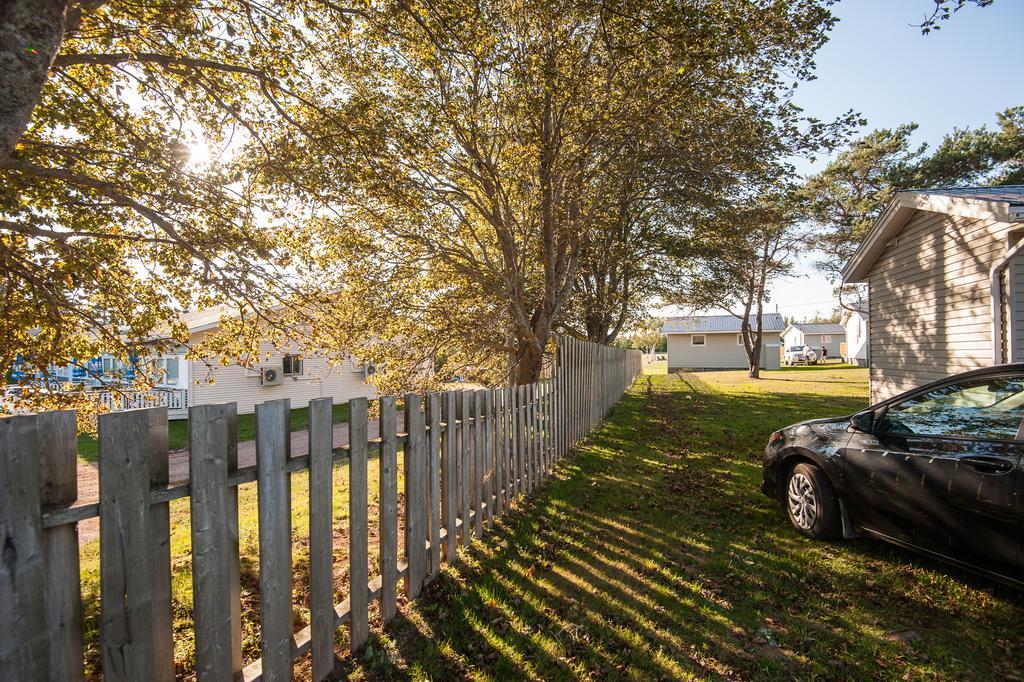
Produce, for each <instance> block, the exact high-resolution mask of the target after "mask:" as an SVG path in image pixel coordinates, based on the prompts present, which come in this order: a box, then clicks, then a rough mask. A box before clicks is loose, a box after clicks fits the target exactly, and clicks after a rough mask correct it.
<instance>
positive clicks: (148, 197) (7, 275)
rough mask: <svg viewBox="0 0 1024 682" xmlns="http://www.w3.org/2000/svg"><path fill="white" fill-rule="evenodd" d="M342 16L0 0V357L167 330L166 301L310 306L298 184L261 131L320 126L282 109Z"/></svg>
mask: <svg viewBox="0 0 1024 682" xmlns="http://www.w3.org/2000/svg"><path fill="white" fill-rule="evenodd" d="M348 16H349V14H348V13H347V12H346V11H344V10H342V9H340V8H339V7H337V6H336V5H334V4H331V3H322V2H316V1H313V0H310V1H304V0H293V1H289V2H281V3H271V4H266V3H260V2H253V1H251V0H228V1H227V2H218V3H208V2H203V1H201V0H182V1H180V2H175V3H171V4H167V3H158V4H153V3H138V2H130V1H127V0H109V1H102V0H75V1H72V2H66V1H65V2H61V1H59V0H42V1H35V0H32V1H29V2H25V1H23V0H11V1H10V2H5V3H3V6H2V8H0V45H2V46H3V50H4V51H3V53H2V54H0V264H2V266H0V272H2V277H3V280H2V281H0V307H2V311H3V314H2V315H0V320H2V322H0V325H2V326H0V332H2V333H0V367H2V368H3V370H4V371H6V370H7V369H8V368H10V367H11V365H12V363H13V362H14V360H15V358H16V357H19V356H20V357H21V358H22V360H23V361H24V362H26V363H27V364H29V365H30V366H33V367H36V368H39V369H45V368H46V367H47V366H48V365H50V364H52V363H58V364H64V363H68V362H79V363H81V362H84V359H85V358H89V357H91V356H94V355H97V354H99V353H100V352H103V351H107V352H110V351H113V352H119V353H121V354H122V355H123V356H127V355H129V354H130V353H131V352H132V349H133V348H134V347H135V346H136V345H137V344H138V343H139V342H140V341H142V340H145V339H152V338H154V337H155V336H156V337H161V338H165V339H168V340H169V342H173V341H175V340H178V341H180V340H184V338H185V333H184V330H183V329H182V328H181V326H180V324H179V323H178V314H179V312H180V311H181V310H182V309H183V308H190V307H197V306H210V305H213V304H216V303H228V304H229V305H230V307H231V308H232V309H233V310H234V312H235V313H238V314H240V315H241V317H240V318H239V319H243V320H246V321H247V322H254V323H255V322H256V321H261V320H262V321H263V322H267V321H269V320H270V318H268V317H267V316H266V315H265V311H266V310H267V309H270V308H274V307H275V306H276V307H278V309H279V311H301V313H302V314H301V315H300V314H297V313H284V312H279V313H278V314H275V316H274V317H273V322H274V324H275V326H278V327H279V328H280V329H282V330H283V329H285V327H286V326H287V325H291V327H292V331H294V329H296V328H297V327H296V325H297V324H298V323H299V322H300V320H299V318H302V317H305V318H308V319H306V320H304V322H307V323H308V320H309V319H312V318H311V315H310V313H312V312H313V311H314V309H315V308H316V307H317V305H318V300H317V297H316V296H315V294H314V292H315V290H316V287H315V286H311V284H315V283H308V282H304V281H303V278H302V276H301V275H302V273H303V272H305V268H303V267H301V265H300V263H301V262H302V257H303V252H302V250H301V249H297V248H296V244H297V243H298V242H297V240H296V238H295V236H294V235H295V230H294V226H295V225H297V224H298V223H299V221H301V220H304V219H305V218H306V217H307V216H308V213H309V210H308V204H309V201H310V199H309V197H312V196H315V195H316V191H314V190H315V189H316V188H307V187H303V186H301V185H299V184H298V183H297V182H296V178H295V177H288V176H287V175H285V174H282V173H281V171H280V169H281V168H282V167H283V161H284V159H283V157H282V154H283V153H285V149H284V147H283V146H281V145H279V144H276V142H275V140H280V139H281V138H282V137H286V136H289V135H291V136H296V137H304V138H306V139H308V140H309V141H310V144H324V143H325V140H324V139H323V138H321V137H320V136H318V135H317V134H316V133H315V132H314V131H310V130H309V129H306V128H304V127H303V126H302V125H301V124H300V123H299V119H300V117H301V116H302V115H303V114H304V113H305V112H309V111H313V110H316V111H323V110H324V109H323V108H324V105H325V104H326V103H328V102H329V101H330V99H331V98H332V97H335V96H339V95H336V94H334V93H337V92H340V90H341V85H342V83H341V81H340V79H339V75H338V74H337V72H336V71H335V70H333V68H325V63H324V62H323V61H321V60H320V59H319V51H320V48H321V46H322V45H323V44H325V43H329V42H331V41H333V40H335V39H336V35H337V33H339V32H340V31H342V30H344V26H345V23H346V22H347V20H348ZM332 67H333V65H332ZM306 180H309V179H308V178H307V179H306ZM325 182H332V180H329V179H328V180H325ZM236 329H237V325H236ZM285 333H287V332H285ZM253 338H255V337H254V336H253V335H252V334H250V335H248V336H245V335H240V336H238V339H245V340H246V343H245V345H248V346H250V347H251V346H252V343H251V340H252V339H253ZM165 345H166V344H165ZM220 350H221V351H223V354H224V355H226V356H229V357H230V356H238V355H241V354H242V349H241V347H240V346H238V345H236V346H233V347H232V346H231V344H224V345H222V346H221V349H220Z"/></svg>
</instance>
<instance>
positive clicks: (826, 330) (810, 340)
mask: <svg viewBox="0 0 1024 682" xmlns="http://www.w3.org/2000/svg"><path fill="white" fill-rule="evenodd" d="M845 342H846V327H844V326H843V325H841V324H839V323H837V322H828V323H817V322H794V323H793V324H791V325H789V326H788V327H786V330H785V331H784V332H782V343H783V346H784V347H786V348H790V347H792V346H810V347H811V348H813V349H814V350H815V351H817V353H818V355H821V354H822V352H821V351H822V349H824V350H825V351H826V352H827V356H828V357H830V358H838V357H840V355H841V348H840V344H842V343H845Z"/></svg>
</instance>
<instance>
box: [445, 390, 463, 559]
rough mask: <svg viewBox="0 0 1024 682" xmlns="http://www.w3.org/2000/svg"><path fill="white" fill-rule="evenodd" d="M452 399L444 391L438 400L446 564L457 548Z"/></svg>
mask: <svg viewBox="0 0 1024 682" xmlns="http://www.w3.org/2000/svg"><path fill="white" fill-rule="evenodd" d="M455 397H456V394H455V392H454V391H447V392H445V393H444V395H443V401H442V409H443V416H444V423H445V427H444V434H443V435H442V437H441V518H442V519H443V524H444V529H445V539H444V558H445V560H446V561H448V562H449V563H451V562H453V561H455V555H456V549H457V543H456V540H457V537H456V532H457V531H456V527H455V520H456V516H457V511H458V506H459V498H458V496H457V493H458V487H459V485H458V475H459V471H458V461H459V449H458V442H459V439H458V425H457V424H456V413H457V409H456V407H455V405H456V402H455Z"/></svg>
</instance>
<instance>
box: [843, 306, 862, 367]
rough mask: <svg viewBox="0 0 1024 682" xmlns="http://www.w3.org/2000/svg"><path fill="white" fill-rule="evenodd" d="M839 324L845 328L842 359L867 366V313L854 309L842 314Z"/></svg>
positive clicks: (852, 363)
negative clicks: (844, 346)
mask: <svg viewBox="0 0 1024 682" xmlns="http://www.w3.org/2000/svg"><path fill="white" fill-rule="evenodd" d="M839 324H841V325H843V328H844V329H846V353H845V354H844V355H843V360H845V361H846V362H847V363H849V364H851V365H858V366H860V367H867V366H868V345H869V341H868V314H867V313H865V312H863V311H860V310H855V311H852V312H846V313H844V314H843V319H842V320H840V322H839Z"/></svg>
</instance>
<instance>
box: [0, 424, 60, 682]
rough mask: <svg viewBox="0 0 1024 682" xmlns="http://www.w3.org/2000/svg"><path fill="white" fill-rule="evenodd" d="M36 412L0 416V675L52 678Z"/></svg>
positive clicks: (27, 679) (18, 678)
mask: <svg viewBox="0 0 1024 682" xmlns="http://www.w3.org/2000/svg"><path fill="white" fill-rule="evenodd" d="M40 473H41V472H40V466H39V440H38V435H37V424H36V417H35V416H34V415H22V416H14V417H4V418H0V538H3V543H4V548H3V562H0V679H3V680H16V681H18V682H20V681H22V680H24V681H25V682H34V680H44V679H48V678H49V677H50V675H51V670H50V638H49V633H48V631H47V623H46V611H45V610H44V609H43V608H40V606H41V605H42V604H43V603H44V599H45V589H46V565H45V562H44V560H43V528H42V510H41V505H40Z"/></svg>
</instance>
